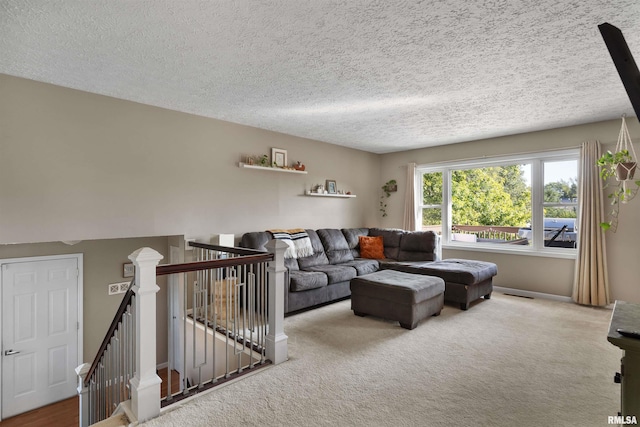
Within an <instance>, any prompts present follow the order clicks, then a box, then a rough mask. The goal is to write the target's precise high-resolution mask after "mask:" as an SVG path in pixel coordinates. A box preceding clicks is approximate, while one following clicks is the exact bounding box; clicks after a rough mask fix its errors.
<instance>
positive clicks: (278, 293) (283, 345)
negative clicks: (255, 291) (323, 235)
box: [266, 239, 289, 365]
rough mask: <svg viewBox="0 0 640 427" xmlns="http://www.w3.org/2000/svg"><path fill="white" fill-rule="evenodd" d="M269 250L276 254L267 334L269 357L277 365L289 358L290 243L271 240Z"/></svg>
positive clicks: (271, 270)
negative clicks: (286, 325)
mask: <svg viewBox="0 0 640 427" xmlns="http://www.w3.org/2000/svg"><path fill="white" fill-rule="evenodd" d="M266 248H267V250H268V251H269V252H270V253H272V254H274V260H273V261H271V262H270V263H269V266H268V267H267V272H269V333H268V334H267V358H268V359H270V360H271V362H272V363H273V364H275V365H277V364H278V363H282V362H284V361H286V360H287V359H289V355H288V352H287V336H286V335H285V334H284V286H285V282H284V280H285V273H286V272H287V268H286V267H285V266H284V251H285V250H286V249H287V248H288V245H287V244H286V243H284V242H283V241H281V240H276V239H274V240H271V241H270V242H269V243H267V245H266Z"/></svg>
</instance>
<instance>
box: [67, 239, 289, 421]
mask: <svg viewBox="0 0 640 427" xmlns="http://www.w3.org/2000/svg"><path fill="white" fill-rule="evenodd" d="M198 245H199V244H195V245H194V246H198ZM200 246H205V247H200V248H199V249H198V251H200V252H199V253H200V254H201V256H202V257H204V258H205V259H204V260H200V261H196V262H189V263H182V264H169V265H158V263H159V261H160V260H161V259H162V255H160V254H159V253H157V252H156V251H155V250H153V249H150V248H141V249H139V250H137V251H136V252H134V253H133V254H131V255H130V256H129V259H131V261H132V262H133V263H134V266H135V279H134V281H133V282H132V285H131V286H130V288H129V290H128V291H127V293H126V294H125V296H124V297H123V300H122V303H121V305H120V307H119V309H118V312H117V313H116V316H115V317H114V320H113V322H112V323H111V326H110V328H109V330H108V333H107V335H106V336H105V339H104V340H103V343H102V345H101V346H100V351H99V352H98V354H97V355H96V358H95V359H94V361H93V363H92V364H90V365H89V364H83V365H81V366H79V367H78V368H77V369H76V373H77V374H78V376H79V379H80V380H79V386H78V394H79V397H80V402H79V403H80V417H79V421H80V426H81V427H84V426H88V425H90V424H93V423H95V422H98V421H101V420H103V419H106V418H108V417H110V416H111V415H112V414H113V411H114V409H116V408H121V407H122V405H120V404H121V403H122V402H125V401H130V402H129V403H127V404H126V405H124V407H125V408H126V409H128V411H127V415H128V416H129V419H130V421H132V422H134V421H138V422H142V421H145V420H148V419H151V418H154V417H157V416H158V415H159V414H160V409H161V402H160V384H161V380H160V378H159V377H158V375H157V372H156V367H157V364H156V293H157V292H158V290H159V289H160V288H159V287H158V286H157V285H156V276H157V275H170V274H184V275H185V277H186V275H187V274H195V275H196V281H195V282H193V285H192V286H191V287H189V286H184V289H183V291H184V293H183V298H184V302H185V304H186V301H187V300H191V303H192V305H191V307H190V308H188V307H187V305H184V306H183V307H184V309H183V311H182V312H181V314H180V316H182V319H181V320H182V321H183V326H182V327H183V328H186V325H187V322H188V321H190V322H191V323H190V324H189V327H190V328H192V332H193V333H192V335H193V337H195V336H196V335H197V334H199V335H201V336H203V337H204V339H205V341H206V339H207V338H206V337H207V336H213V335H215V334H216V333H218V334H219V333H220V332H223V333H224V334H225V336H226V339H227V341H228V340H232V348H233V349H234V350H233V354H234V357H237V358H238V361H240V360H241V359H242V357H243V354H245V353H249V356H250V357H249V360H250V363H249V367H253V366H254V364H255V362H254V361H255V360H258V363H260V364H261V363H264V362H265V361H266V360H268V361H270V362H271V363H274V364H278V363H281V362H283V361H285V360H287V357H288V356H287V336H286V335H285V334H284V330H283V319H284V277H285V272H286V268H285V267H284V251H285V250H286V248H287V246H286V244H285V243H283V242H281V241H276V240H272V241H271V242H269V243H268V244H267V249H268V250H269V252H270V253H259V252H256V251H250V250H244V249H240V248H224V247H210V245H200ZM223 253H224V254H225V255H224V256H221V255H220V254H223ZM267 273H268V274H267ZM217 279H220V280H217ZM216 282H220V284H221V286H222V287H225V288H226V289H227V292H229V293H230V294H231V295H232V298H227V301H225V303H226V310H227V314H229V313H230V314H232V316H227V317H228V318H232V321H231V322H230V321H229V320H228V319H227V320H226V321H225V322H224V324H222V323H220V324H218V325H216V320H215V318H214V319H211V320H213V322H212V323H211V322H209V320H210V319H209V318H208V317H209V315H208V314H207V313H208V312H209V310H208V305H210V304H216V303H218V304H220V302H219V301H216V299H215V295H216V288H215V285H216V284H217V283H216ZM259 282H261V284H260V285H258V283H259ZM185 283H186V281H185ZM265 284H266V286H265ZM211 285H213V288H212V287H210V286H211ZM260 287H261V288H260ZM187 289H189V290H190V292H191V293H190V295H188V294H187V293H186V292H187ZM170 291H171V290H170ZM170 294H172V292H170ZM228 295H229V294H228ZM211 296H214V298H213V299H211V298H210V297H211ZM198 301H200V303H198ZM240 301H242V304H240ZM168 313H169V315H170V316H169V317H171V316H172V315H171V311H170V310H169V311H168ZM213 313H214V314H215V313H219V311H218V312H216V309H215V308H214V310H213ZM173 316H175V314H173ZM265 321H266V324H265ZM196 322H197V323H198V324H199V325H196ZM172 325H173V322H172V321H171V320H170V321H169V331H168V333H169V343H170V345H171V346H173V347H176V346H177V347H179V348H180V350H181V351H182V352H183V353H182V354H183V357H182V359H183V365H182V367H181V369H180V370H181V371H182V372H181V374H180V375H181V380H182V381H181V387H180V390H179V393H181V394H182V395H188V394H189V393H191V392H193V391H195V392H197V391H199V390H200V389H202V387H203V381H202V375H201V370H202V367H203V366H204V363H202V362H203V361H204V359H202V356H199V355H198V354H197V353H198V351H199V350H198V349H196V346H195V344H193V347H192V348H193V351H192V353H191V354H189V357H190V359H192V360H193V364H192V366H191V368H196V369H199V370H200V372H199V375H198V377H199V378H198V381H195V380H194V379H193V376H191V378H190V379H191V381H188V378H189V377H188V375H187V364H186V359H187V353H186V349H187V348H188V347H189V346H190V345H189V344H187V342H186V341H185V340H186V336H187V332H186V330H184V331H183V335H182V337H183V340H182V342H181V343H172V342H171V341H172V337H173V332H174V331H173V330H172ZM212 334H213V335H212ZM254 334H255V335H254ZM207 351H208V350H207V349H206V346H205V350H204V354H205V359H206V358H207V356H206V354H207ZM173 353H174V348H169V358H170V360H169V369H168V370H167V371H168V381H167V389H168V393H167V399H166V401H165V403H171V400H172V398H173V396H175V393H172V390H171V368H172V366H176V362H175V360H172V359H171V357H172V356H171V355H172V354H173ZM212 353H215V350H213V351H212ZM254 355H258V358H257V359H256V358H254ZM198 357H200V362H198V360H197V359H198ZM265 358H266V359H265ZM242 369H243V367H242V365H241V364H239V367H238V368H235V371H236V372H238V373H239V372H241V371H242ZM192 370H193V369H192ZM230 372H231V370H230V369H228V368H227V371H226V373H225V374H224V377H228V375H229V373H230ZM217 379H218V378H217V377H216V375H215V374H214V375H213V376H212V377H211V378H210V380H208V381H209V382H211V383H215V382H216V381H217Z"/></svg>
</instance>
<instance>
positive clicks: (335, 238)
mask: <svg viewBox="0 0 640 427" xmlns="http://www.w3.org/2000/svg"><path fill="white" fill-rule="evenodd" d="M318 237H320V241H321V242H322V245H323V246H324V251H325V253H326V254H327V257H328V258H329V263H330V264H341V263H343V262H347V261H353V255H352V254H351V249H349V244H348V243H347V239H346V238H345V237H344V234H342V231H340V230H338V229H337V228H323V229H320V230H318Z"/></svg>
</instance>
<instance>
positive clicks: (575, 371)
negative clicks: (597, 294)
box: [145, 293, 621, 427]
mask: <svg viewBox="0 0 640 427" xmlns="http://www.w3.org/2000/svg"><path fill="white" fill-rule="evenodd" d="M610 316H611V311H610V310H605V309H593V308H588V307H582V306H577V305H574V304H569V303H561V302H555V301H548V300H541V299H535V300H532V299H525V298H518V297H513V296H507V295H502V294H499V293H494V297H493V298H492V299H491V300H488V301H479V302H478V303H477V304H474V305H473V306H472V307H471V308H470V309H469V310H468V311H466V312H463V311H460V310H459V309H457V308H455V307H453V306H445V309H444V310H443V312H442V315H440V316H439V317H432V318H430V319H428V320H426V321H422V322H421V323H420V324H419V325H418V327H417V328H416V329H414V330H412V331H408V330H405V329H402V328H400V327H399V326H398V324H397V322H390V321H385V320H382V319H378V318H373V317H362V318H361V317H357V316H354V315H353V313H352V312H351V310H350V301H342V302H339V303H337V304H332V305H329V306H326V307H323V308H320V309H316V310H313V311H310V312H306V313H302V314H298V315H295V316H291V317H288V318H286V319H285V332H286V334H287V335H288V336H289V358H290V359H289V361H288V362H286V363H283V364H281V365H278V366H275V367H272V368H269V369H265V370H262V371H259V372H258V373H257V374H255V375H252V376H250V377H248V378H246V379H242V380H240V381H238V382H235V383H232V384H230V385H227V386H224V387H220V388H217V389H214V391H212V392H211V393H209V394H207V395H204V396H201V397H199V398H197V399H194V400H192V401H190V402H187V403H185V404H183V405H182V406H181V407H178V409H176V410H173V411H171V412H169V413H167V414H165V415H163V416H161V417H159V418H157V419H155V420H151V421H149V422H148V423H146V424H145V425H146V426H148V427H152V426H176V427H177V426H180V427H182V426H236V425H237V426H257V425H261V426H316V425H328V426H606V425H607V416H612V415H616V414H617V411H618V410H619V399H620V387H619V385H617V384H614V383H613V375H614V373H615V371H616V370H619V369H620V363H619V362H620V357H621V351H620V350H619V349H618V348H617V347H614V346H612V345H611V344H609V343H608V342H607V340H606V335H607V330H608V324H609V317H610Z"/></svg>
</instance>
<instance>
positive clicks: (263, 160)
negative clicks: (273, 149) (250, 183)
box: [258, 154, 269, 166]
mask: <svg viewBox="0 0 640 427" xmlns="http://www.w3.org/2000/svg"><path fill="white" fill-rule="evenodd" d="M258 163H260V166H269V157H268V156H267V155H266V154H263V155H262V156H260V158H258Z"/></svg>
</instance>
